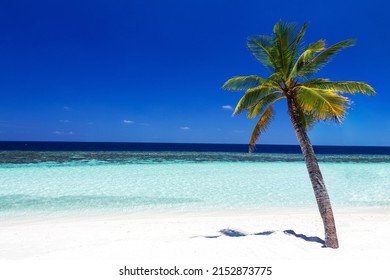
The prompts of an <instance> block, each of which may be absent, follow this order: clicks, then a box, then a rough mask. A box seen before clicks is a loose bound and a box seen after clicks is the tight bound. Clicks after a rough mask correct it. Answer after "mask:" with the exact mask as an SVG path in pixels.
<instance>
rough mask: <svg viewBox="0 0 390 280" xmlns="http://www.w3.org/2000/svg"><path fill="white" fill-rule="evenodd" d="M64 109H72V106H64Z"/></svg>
mask: <svg viewBox="0 0 390 280" xmlns="http://www.w3.org/2000/svg"><path fill="white" fill-rule="evenodd" d="M63 109H64V110H66V111H67V110H70V109H71V108H70V107H69V106H64V107H63Z"/></svg>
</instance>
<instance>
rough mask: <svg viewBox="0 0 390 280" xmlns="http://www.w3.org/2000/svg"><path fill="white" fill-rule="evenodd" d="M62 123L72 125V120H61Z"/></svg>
mask: <svg viewBox="0 0 390 280" xmlns="http://www.w3.org/2000/svg"><path fill="white" fill-rule="evenodd" d="M60 122H62V123H70V120H60Z"/></svg>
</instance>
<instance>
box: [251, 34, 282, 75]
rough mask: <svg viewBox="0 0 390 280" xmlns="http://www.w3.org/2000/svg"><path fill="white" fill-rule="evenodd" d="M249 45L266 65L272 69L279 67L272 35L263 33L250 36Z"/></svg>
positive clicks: (253, 52) (255, 55)
mask: <svg viewBox="0 0 390 280" xmlns="http://www.w3.org/2000/svg"><path fill="white" fill-rule="evenodd" d="M247 46H248V48H249V50H250V51H251V53H252V54H253V56H254V57H255V58H256V59H257V60H259V61H260V62H261V63H262V64H263V65H264V66H266V67H267V68H269V69H271V70H274V69H278V63H277V59H276V58H277V56H276V54H275V49H274V47H273V38H272V37H269V36H262V35H260V36H252V37H249V38H248V40H247Z"/></svg>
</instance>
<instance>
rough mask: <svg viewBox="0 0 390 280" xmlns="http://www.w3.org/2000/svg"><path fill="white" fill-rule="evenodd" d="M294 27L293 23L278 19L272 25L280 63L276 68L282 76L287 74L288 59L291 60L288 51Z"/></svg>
mask: <svg viewBox="0 0 390 280" xmlns="http://www.w3.org/2000/svg"><path fill="white" fill-rule="evenodd" d="M294 29H295V25H294V24H287V23H283V22H282V21H279V22H278V23H276V24H275V26H274V30H273V32H274V37H275V43H274V44H275V46H276V49H277V57H278V58H279V59H278V61H279V62H280V63H278V64H279V67H278V70H279V72H280V73H282V74H283V76H284V77H286V76H287V71H288V67H289V65H290V61H291V60H292V54H291V52H290V49H289V46H290V42H289V41H290V40H289V39H290V34H291V33H293V30H294Z"/></svg>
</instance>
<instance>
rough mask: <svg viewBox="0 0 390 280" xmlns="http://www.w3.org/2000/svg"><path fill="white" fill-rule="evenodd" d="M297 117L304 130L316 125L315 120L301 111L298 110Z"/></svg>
mask: <svg viewBox="0 0 390 280" xmlns="http://www.w3.org/2000/svg"><path fill="white" fill-rule="evenodd" d="M299 116H300V118H301V122H302V125H303V127H304V128H305V130H310V129H312V127H313V126H314V124H315V123H316V121H317V119H316V118H315V116H313V115H311V114H307V113H305V112H304V111H303V110H301V109H299Z"/></svg>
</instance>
